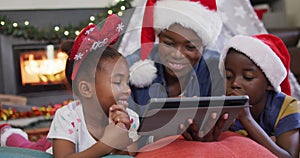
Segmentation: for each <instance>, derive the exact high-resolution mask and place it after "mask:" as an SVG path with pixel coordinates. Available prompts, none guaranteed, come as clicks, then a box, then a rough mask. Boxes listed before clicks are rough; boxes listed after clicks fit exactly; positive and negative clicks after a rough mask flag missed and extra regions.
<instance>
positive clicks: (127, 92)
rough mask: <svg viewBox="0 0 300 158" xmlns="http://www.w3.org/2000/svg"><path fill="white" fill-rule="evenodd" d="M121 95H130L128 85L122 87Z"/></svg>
mask: <svg viewBox="0 0 300 158" xmlns="http://www.w3.org/2000/svg"><path fill="white" fill-rule="evenodd" d="M123 93H125V94H127V95H130V93H131V89H130V87H129V85H128V84H125V85H124V88H123Z"/></svg>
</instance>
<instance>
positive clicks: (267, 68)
mask: <svg viewBox="0 0 300 158" xmlns="http://www.w3.org/2000/svg"><path fill="white" fill-rule="evenodd" d="M229 48H234V49H235V50H237V51H239V52H242V53H244V54H245V55H246V56H248V57H249V58H250V59H251V60H252V61H253V62H254V63H256V65H257V66H259V67H260V68H261V69H262V71H263V72H264V73H265V75H266V77H267V78H268V80H269V81H270V82H271V84H272V86H273V87H274V89H275V90H276V91H278V92H280V91H281V90H280V83H281V82H282V81H283V80H284V78H285V77H286V75H287V72H286V69H285V66H284V65H283V63H282V62H281V60H280V58H279V57H278V56H277V55H276V54H275V52H273V50H272V49H271V48H270V47H269V46H268V45H266V44H265V43H264V42H263V41H261V40H259V39H257V38H254V37H250V36H244V35H237V36H235V37H233V38H231V39H230V40H229V41H228V43H227V45H226V46H225V47H224V49H223V50H222V52H221V59H220V63H219V68H220V71H221V73H222V74H223V75H224V72H225V70H224V62H225V58H226V55H227V53H228V50H229Z"/></svg>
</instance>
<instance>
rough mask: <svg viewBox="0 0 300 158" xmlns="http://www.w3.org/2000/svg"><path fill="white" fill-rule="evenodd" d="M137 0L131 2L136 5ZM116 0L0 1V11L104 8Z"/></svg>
mask: <svg viewBox="0 0 300 158" xmlns="http://www.w3.org/2000/svg"><path fill="white" fill-rule="evenodd" d="M138 1H139V0H133V1H132V5H136V3H137V2H138ZM115 3H117V0H21V1H20V0H8V1H7V0H0V4H1V5H0V10H32V9H76V8H81V9H82V8H89V9H90V8H104V7H107V6H109V5H113V4H115Z"/></svg>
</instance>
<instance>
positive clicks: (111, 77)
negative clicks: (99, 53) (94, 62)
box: [95, 57, 131, 114]
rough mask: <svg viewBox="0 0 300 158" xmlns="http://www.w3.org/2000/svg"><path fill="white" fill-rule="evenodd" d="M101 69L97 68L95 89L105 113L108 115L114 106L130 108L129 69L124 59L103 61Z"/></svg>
mask: <svg viewBox="0 0 300 158" xmlns="http://www.w3.org/2000/svg"><path fill="white" fill-rule="evenodd" d="M100 62H101V63H100V64H101V68H100V69H99V68H97V71H96V78H95V87H96V93H97V97H98V101H99V103H100V105H101V106H102V108H103V110H104V112H105V113H106V114H108V110H109V107H110V106H112V105H113V104H119V105H124V107H125V108H126V107H128V98H129V96H130V93H131V91H130V88H129V86H128V82H129V81H128V79H129V67H128V64H127V62H126V60H125V59H124V58H122V57H120V58H114V59H106V60H101V61H100Z"/></svg>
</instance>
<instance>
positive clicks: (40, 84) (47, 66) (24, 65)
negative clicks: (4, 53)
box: [13, 44, 68, 94]
mask: <svg viewBox="0 0 300 158" xmlns="http://www.w3.org/2000/svg"><path fill="white" fill-rule="evenodd" d="M13 52H14V62H15V64H14V65H15V68H16V71H15V72H16V82H17V93H18V94H23V93H32V92H41V91H52V90H65V89H66V77H65V73H64V70H65V63H66V60H67V57H68V56H67V54H66V53H64V52H62V51H60V49H59V48H58V46H57V45H47V44H28V45H14V46H13Z"/></svg>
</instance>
